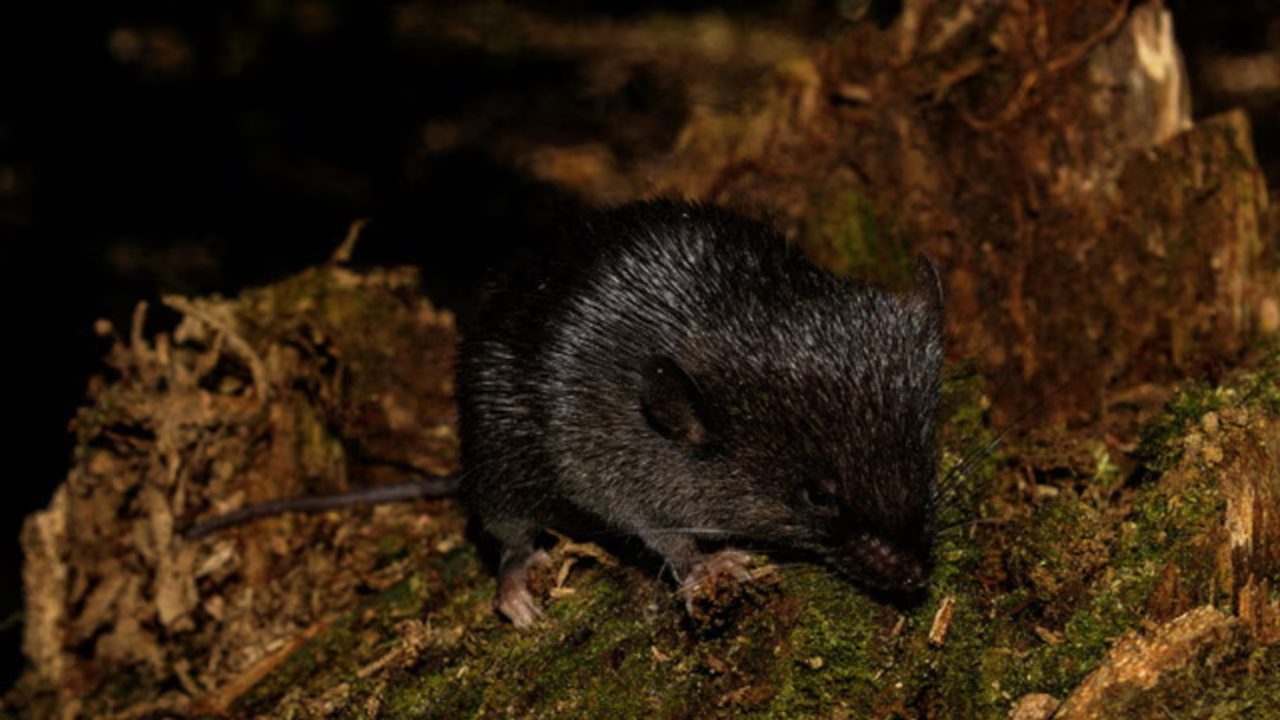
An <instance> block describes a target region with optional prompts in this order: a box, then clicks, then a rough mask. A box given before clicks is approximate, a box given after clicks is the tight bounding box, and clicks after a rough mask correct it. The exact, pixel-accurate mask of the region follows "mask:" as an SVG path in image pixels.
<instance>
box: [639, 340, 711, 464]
mask: <svg viewBox="0 0 1280 720" xmlns="http://www.w3.org/2000/svg"><path fill="white" fill-rule="evenodd" d="M642 372H643V373H644V386H643V388H642V390H641V395H640V402H641V407H642V408H643V409H644V415H645V418H647V419H648V420H649V423H650V424H651V425H653V426H654V428H655V429H656V430H657V431H658V432H659V433H662V435H663V436H665V437H668V438H672V439H674V440H683V441H685V442H688V443H692V444H694V445H703V444H705V443H707V442H709V441H710V440H711V433H710V431H709V429H708V427H707V412H706V403H705V402H704V401H703V399H702V393H701V392H700V391H699V390H698V386H697V384H696V383H694V381H693V378H691V377H689V373H687V372H685V371H684V368H682V367H680V363H678V362H676V361H675V360H673V359H672V358H670V357H668V356H666V355H654V356H653V357H650V358H649V359H648V360H646V361H645V363H644V367H643V369H642Z"/></svg>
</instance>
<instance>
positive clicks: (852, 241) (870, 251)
mask: <svg viewBox="0 0 1280 720" xmlns="http://www.w3.org/2000/svg"><path fill="white" fill-rule="evenodd" d="M813 205H814V210H813V212H812V213H810V214H809V215H808V224H807V225H806V227H805V236H806V237H807V238H808V239H809V240H810V241H811V242H812V243H814V244H815V245H817V246H820V247H823V248H828V249H830V251H831V252H832V253H833V255H834V258H833V259H832V262H831V264H832V270H834V271H836V272H839V273H843V274H846V275H867V276H873V277H875V278H878V279H881V280H883V281H885V282H888V283H891V284H892V283H897V284H902V283H905V282H906V281H907V280H908V279H909V278H911V277H912V267H913V264H912V257H911V253H910V251H909V248H908V247H907V244H906V243H904V242H901V241H900V240H899V238H898V235H899V233H897V232H895V231H894V229H893V228H891V227H886V226H884V225H883V223H882V221H881V218H880V216H879V214H878V212H877V210H876V205H875V202H874V201H873V200H872V199H871V198H869V197H867V196H865V195H862V194H860V193H858V192H856V191H852V190H850V191H846V192H844V193H840V194H838V195H836V196H835V197H833V198H830V199H826V198H824V199H820V200H815V202H814V203H813Z"/></svg>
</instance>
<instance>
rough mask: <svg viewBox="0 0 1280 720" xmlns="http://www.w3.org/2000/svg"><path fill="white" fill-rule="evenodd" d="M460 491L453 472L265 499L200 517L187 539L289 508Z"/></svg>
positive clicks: (311, 508) (374, 502)
mask: <svg viewBox="0 0 1280 720" xmlns="http://www.w3.org/2000/svg"><path fill="white" fill-rule="evenodd" d="M457 491H458V478H457V476H453V475H451V476H449V477H441V478H430V479H424V480H411V481H409V482H403V483H396V484H394V485H375V486H373V487H367V488H361V489H359V490H352V491H351V492H345V493H338V494H337V495H315V496H305V497H292V498H280V499H278V500H267V501H266V502H260V503H255V504H253V505H246V506H244V507H242V508H238V509H236V510H232V511H231V512H228V513H223V514H221V515H215V516H214V517H211V518H208V519H207V520H201V521H200V522H198V523H196V524H195V525H192V526H191V527H190V528H189V529H188V530H187V532H186V536H187V539H188V540H196V539H198V538H202V537H204V536H205V535H208V534H209V533H211V532H214V531H217V530H221V529H223V528H225V527H230V526H232V525H239V524H240V523H245V522H249V521H251V520H257V519H259V518H264V517H270V516H272V515H282V514H284V513H290V512H302V513H314V512H325V511H327V510H336V509H339V508H344V507H351V506H353V505H381V504H384V503H393V502H403V501H406V500H417V499H419V498H434V497H446V496H449V495H454V494H456V493H457Z"/></svg>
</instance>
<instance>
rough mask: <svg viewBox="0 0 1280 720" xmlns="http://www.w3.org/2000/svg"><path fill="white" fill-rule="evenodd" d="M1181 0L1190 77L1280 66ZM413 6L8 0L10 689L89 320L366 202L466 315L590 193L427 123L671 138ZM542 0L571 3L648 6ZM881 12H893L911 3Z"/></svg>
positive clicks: (1219, 12) (291, 264)
mask: <svg viewBox="0 0 1280 720" xmlns="http://www.w3.org/2000/svg"><path fill="white" fill-rule="evenodd" d="M836 4H837V5H838V4H839V3H836ZM1168 4H1169V6H1170V7H1171V9H1172V10H1173V11H1174V13H1175V22H1176V23H1177V27H1178V31H1179V37H1180V42H1181V44H1182V47H1183V48H1184V52H1186V53H1187V56H1188V64H1189V66H1190V69H1191V75H1192V77H1193V78H1195V77H1197V67H1200V66H1201V65H1202V64H1203V63H1205V62H1208V61H1209V60H1210V59H1212V58H1214V57H1219V56H1223V55H1233V54H1254V53H1263V52H1271V53H1274V54H1277V55H1278V56H1280V20H1278V18H1280V8H1278V7H1276V3H1274V2H1271V1H1269V0H1253V1H1249V0H1236V1H1235V2H1221V3H1203V2H1201V3H1192V2H1191V0H1183V1H1182V2H1176V1H1175V2H1170V3H1168ZM402 5H404V3H394V4H393V3H389V2H341V1H335V2H330V3H315V4H308V3H303V2H292V3H283V4H281V5H272V7H278V8H282V9H281V10H279V11H278V12H268V11H267V10H265V8H266V7H267V3H263V2H255V0H241V1H239V2H229V3H225V2H215V1H214V0H185V1H178V0H170V1H168V2H134V3H129V2H118V3H112V2H102V3H92V4H85V5H83V6H54V7H51V8H48V9H44V10H42V11H41V12H43V13H46V16H45V17H41V18H38V19H37V18H18V17H16V16H15V15H14V13H15V12H17V10H15V9H12V8H11V9H7V10H4V11H0V13H3V15H0V78H3V88H2V92H3V95H2V96H0V98H2V99H0V238H2V241H0V267H3V268H4V270H5V276H6V277H7V279H8V282H7V283H5V284H4V285H3V297H2V300H3V303H4V305H3V307H4V308H5V310H6V311H7V312H6V315H7V318H8V320H9V322H7V323H6V327H5V339H4V341H3V346H4V356H5V366H6V367H7V368H8V369H9V370H8V372H6V373H5V375H4V377H3V381H4V382H5V383H7V385H8V386H9V388H11V390H10V393H11V396H14V397H17V398H20V399H19V401H18V402H17V403H11V404H10V405H9V407H8V411H9V412H8V413H6V415H7V416H8V417H7V421H6V422H5V423H4V426H5V427H7V428H9V430H8V432H7V433H6V435H7V437H6V443H5V447H7V448H8V449H9V450H10V462H9V463H8V473H7V475H8V477H7V479H6V481H5V483H4V487H5V488H7V489H8V490H9V492H10V493H11V494H10V496H9V497H8V498H7V501H6V502H4V503H3V504H2V507H0V512H3V513H4V515H3V518H0V527H4V528H6V530H5V531H4V537H3V539H2V540H0V569H2V570H3V572H2V574H0V688H3V687H7V685H8V684H9V682H10V681H11V680H12V678H13V677H14V676H15V675H16V672H17V670H18V669H20V667H21V658H20V655H19V653H18V644H19V641H20V636H21V625H20V615H19V614H18V613H19V611H20V607H21V582H20V577H19V567H20V562H21V554H20V551H19V546H18V541H17V538H18V533H19V531H20V529H21V524H22V519H23V517H24V516H25V515H26V514H28V513H30V512H32V511H34V510H37V509H39V508H41V507H43V506H44V505H45V504H46V503H47V502H48V499H49V496H50V493H51V492H52V491H53V489H54V488H55V487H56V485H57V483H58V482H59V481H60V480H61V479H62V477H63V475H64V474H65V472H66V470H67V467H68V465H69V463H70V454H71V451H72V449H73V444H72V437H71V436H70V435H69V434H68V433H67V432H66V429H67V423H68V420H69V419H70V418H72V417H73V416H74V414H75V411H76V408H77V406H78V405H79V403H80V402H81V400H82V398H83V396H84V389H85V384H86V381H87V379H88V377H89V376H90V375H92V374H94V373H97V372H102V371H103V368H102V366H101V364H100V362H99V358H100V357H101V355H102V354H103V353H104V351H105V350H106V347H107V341H106V340H103V339H101V338H98V337H96V336H95V335H94V334H93V332H92V326H93V322H94V320H96V319H98V318H108V319H110V320H111V321H112V322H113V323H114V325H115V327H116V328H117V329H118V330H120V331H122V332H127V330H128V324H129V318H130V315H131V313H132V310H133V307H134V305H135V304H136V302H137V301H138V300H139V299H147V300H150V301H152V308H153V310H152V312H151V315H150V318H151V322H150V325H151V326H152V328H153V329H154V328H163V327H166V325H167V323H168V322H169V320H171V317H170V316H168V315H167V314H166V313H165V311H164V310H163V309H162V308H159V307H158V303H155V302H154V300H155V299H156V298H157V296H158V294H159V293H161V292H176V293H184V294H206V293H210V292H220V293H222V294H224V295H233V294H234V293H235V292H236V291H237V290H238V289H240V288H243V287H246V286H250V285H254V284H261V283H266V282H269V281H271V280H273V279H276V278H279V277H281V276H282V275H285V274H288V273H290V272H294V271H297V270H300V269H302V268H304V267H306V266H308V265H311V264H314V263H317V262H320V261H322V260H324V259H325V258H326V257H327V256H328V255H329V253H330V252H331V251H332V250H333V248H334V247H335V246H336V245H337V244H338V243H339V241H340V240H341V239H342V237H343V236H344V234H345V233H346V229H347V226H348V225H349V223H350V222H352V221H353V220H355V219H357V218H361V217H366V216H367V217H371V218H372V224H371V225H370V227H369V229H368V231H367V232H366V233H365V235H364V236H363V237H362V240H361V244H360V245H359V247H358V252H357V257H356V261H357V264H395V263H413V264H417V265H420V266H422V267H423V277H424V282H425V283H426V285H427V291H428V294H429V295H430V296H431V297H432V298H434V299H436V300H437V301H438V302H439V303H440V304H442V305H445V306H448V307H453V308H456V309H459V310H461V311H463V312H465V311H466V308H467V307H468V304H469V303H470V294H469V293H470V291H471V289H472V288H473V287H474V283H475V279H476V277H477V275H478V274H479V272H480V271H481V270H482V269H483V266H484V263H485V260H486V259H487V258H490V257H493V256H494V254H495V253H499V252H501V249H502V248H503V247H506V246H509V245H511V244H515V243H520V242H525V241H527V240H528V239H529V238H530V237H531V236H534V235H537V234H539V233H542V232H545V230H546V229H547V228H548V227H549V226H551V225H552V223H553V222H554V221H555V220H556V219H557V218H558V217H561V216H563V215H565V214H568V213H571V212H573V211H574V210H575V209H577V208H578V207H579V206H580V205H581V203H580V201H579V200H578V199H577V198H575V197H572V196H569V195H566V194H564V193H562V192H560V191H558V190H557V189H556V188H554V187H550V186H547V185H544V184H540V183H538V182H535V181H533V180H531V179H529V178H527V177H523V176H521V175H520V174H518V173H516V172H513V171H512V170H510V169H509V168H507V167H505V166H503V165H502V164H501V163H500V162H499V161H497V160H495V159H494V158H493V156H492V155H491V153H490V152H489V148H488V147H486V143H487V142H488V141H490V140H491V139H492V137H493V135H491V134H486V133H485V132H479V133H476V135H475V139H474V140H473V141H472V142H470V143H469V144H467V145H464V146H461V147H455V148H453V149H451V150H450V151H449V152H447V153H445V154H438V155H431V154H428V153H427V152H425V151H424V149H423V148H422V146H421V142H420V140H419V138H420V132H419V131H420V128H421V127H422V126H423V124H424V123H426V122H428V121H430V120H432V119H438V118H442V117H453V118H462V119H464V120H465V119H466V118H468V117H473V116H475V117H479V116H483V117H485V118H486V122H488V123H490V124H491V126H492V127H493V128H494V129H493V133H495V134H496V133H501V132H508V131H510V129H511V128H512V127H513V126H518V127H519V130H520V131H521V132H522V133H526V134H528V135H529V136H531V137H540V138H542V139H543V140H545V141H548V142H555V141H557V140H561V139H562V140H564V141H567V142H571V141H575V140H581V139H583V138H587V137H598V136H602V135H605V134H607V133H608V131H609V127H608V125H609V122H607V121H608V120H609V119H610V118H616V117H617V116H618V115H621V116H623V117H628V116H634V117H640V116H646V117H647V116H653V115H657V116H659V117H660V118H666V120H667V121H668V122H666V123H665V125H664V123H663V122H659V123H658V130H655V132H654V133H653V134H650V135H648V136H646V137H648V138H650V141H653V142H661V141H662V139H663V138H665V137H667V135H665V134H664V132H667V131H668V130H669V132H670V134H671V135H672V136H673V133H674V130H675V129H678V127H679V121H680V120H681V116H680V109H679V108H677V107H668V106H667V105H665V104H664V102H665V101H666V100H667V98H665V97H664V95H663V92H662V88H660V87H658V88H654V87H646V86H644V85H643V84H640V85H638V86H636V87H628V88H626V89H624V92H623V93H622V94H621V95H620V96H619V97H618V98H617V102H616V103H614V104H613V105H611V106H610V107H607V108H600V107H598V106H591V107H583V106H581V105H580V103H579V102H578V100H577V99H576V96H575V95H573V94H572V92H570V90H569V89H570V88H571V87H572V86H573V84H574V82H575V80H576V79H577V77H578V76H577V72H576V70H577V69H576V68H575V67H573V66H572V65H571V64H569V63H566V62H565V61H563V60H559V59H556V58H550V57H536V56H529V57H521V58H518V59H517V60H512V59H511V58H506V59H501V58H493V57H489V56H485V55H483V54H480V53H479V52H478V51H477V50H475V49H474V48H472V47H462V46H450V45H448V44H440V45H437V46H431V47H420V46H415V47H405V46H403V45H401V44H397V43H396V42H394V38H393V35H392V34H391V32H390V30H389V28H390V22H391V21H390V18H391V16H392V13H393V12H394V10H395V9H396V8H398V7H400V6H402ZM425 5H426V6H427V7H430V5H431V3H425ZM449 5H452V3H442V4H441V7H446V6H449ZM529 5H530V6H531V7H535V8H536V9H537V10H539V11H540V12H544V13H547V14H559V15H563V16H573V15H575V14H579V15H581V14H585V13H588V12H592V13H602V12H607V13H610V14H614V15H632V14H639V13H643V12H646V11H648V10H651V9H652V8H653V7H654V4H653V3H641V2H639V1H638V0H632V1H631V2H615V3H608V4H605V3H586V2H562V3H550V2H548V3H541V4H539V3H529ZM730 5H732V7H733V8H734V12H751V13H755V14H756V15H757V16H763V17H767V18H770V19H772V20H773V21H776V22H784V23H789V24H790V25H791V26H792V27H793V28H795V29H797V30H799V31H802V32H809V33H815V34H816V33H819V32H821V30H820V29H821V28H825V27H828V26H830V22H829V21H830V18H831V15H832V13H833V9H832V4H831V3H821V2H776V3H753V4H752V5H751V6H750V7H749V8H746V9H744V8H743V5H742V4H741V3H734V4H730ZM716 6H717V4H716V3H709V2H708V3H696V4H695V3H681V4H675V3H666V4H665V9H666V10H667V11H668V12H675V13H679V12H685V11H693V10H698V11H706V10H708V9H711V8H714V7H716ZM873 6H874V7H873V13H872V14H873V16H874V17H875V19H877V20H878V21H881V22H888V21H891V20H892V18H893V16H894V14H895V13H896V11H897V8H898V4H897V3H894V2H879V1H878V0H877V2H875V3H873ZM316 8H319V11H317V10H316ZM37 28H38V30H37ZM246 37H247V38H250V39H251V40H252V43H253V46H254V47H255V52H254V53H253V54H252V57H251V58H250V59H249V60H248V61H247V62H243V63H239V64H238V63H237V62H235V61H234V57H235V52H234V47H235V39H236V38H246ZM166 38H168V40H166ZM1193 97H1194V98H1195V99H1196V103H1197V106H1196V108H1195V110H1196V114H1197V115H1199V116H1203V115H1206V114H1210V113H1213V112H1216V111H1219V110H1221V109H1224V108H1226V107H1228V106H1231V105H1234V104H1244V105H1246V106H1247V107H1249V108H1250V109H1251V110H1252V111H1253V115H1254V121H1255V140H1256V142H1257V145H1258V150H1259V155H1260V158H1261V160H1262V162H1263V165H1264V167H1265V168H1266V169H1267V171H1268V176H1269V178H1272V179H1273V180H1272V183H1274V178H1275V177H1277V173H1276V172H1275V171H1276V169H1277V167H1278V166H1280V113H1277V112H1276V108H1277V106H1278V105H1280V97H1277V93H1275V92H1274V91H1273V92H1272V93H1270V94H1268V93H1265V92H1264V93H1260V94H1258V95H1255V96H1248V97H1240V96H1235V95H1231V94H1229V93H1223V92H1221V91H1220V90H1219V89H1216V88H1214V87H1211V86H1197V87H1194V88H1193ZM663 128H667V130H664V129H663ZM653 138H657V140H653ZM611 148H612V149H613V151H614V152H615V153H616V154H619V155H625V154H626V153H628V152H641V151H643V150H644V148H643V147H630V146H627V145H626V143H622V144H613V145H611Z"/></svg>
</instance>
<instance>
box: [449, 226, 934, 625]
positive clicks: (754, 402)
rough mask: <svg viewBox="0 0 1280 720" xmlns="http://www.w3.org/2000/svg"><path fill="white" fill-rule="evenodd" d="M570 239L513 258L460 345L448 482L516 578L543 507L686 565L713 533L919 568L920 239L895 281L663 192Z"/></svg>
mask: <svg viewBox="0 0 1280 720" xmlns="http://www.w3.org/2000/svg"><path fill="white" fill-rule="evenodd" d="M568 245H569V248H568V249H567V251H565V252H563V253H561V254H557V255H556V256H554V257H552V258H549V259H548V260H546V261H545V262H542V263H541V266H540V267H527V268H524V269H522V270H520V271H518V272H517V273H516V274H514V275H512V276H510V277H508V278H507V280H506V282H505V283H504V284H502V285H500V286H499V289H498V291H497V292H496V293H495V294H494V296H493V297H491V298H490V302H489V304H488V307H487V310H486V312H485V313H484V314H483V315H482V316H481V318H480V321H479V325H478V327H477V328H476V330H475V331H474V332H473V334H472V336H471V337H469V338H468V340H467V342H465V343H464V344H463V346H462V354H461V363H460V366H459V369H458V387H459V391H460V394H459V409H460V413H461V415H460V419H461V432H462V449H463V463H464V467H465V468H466V471H467V474H466V476H465V477H464V478H463V480H462V485H461V489H460V491H461V493H462V494H463V497H464V500H465V502H466V503H467V504H468V506H469V507H470V508H471V509H472V510H473V511H474V513H475V514H476V516H477V517H478V518H479V520H480V522H481V524H482V526H483V528H484V529H485V530H486V531H487V532H488V533H490V534H492V535H493V536H494V537H495V538H497V540H498V541H499V542H500V543H501V544H502V545H503V548H504V552H503V567H502V570H501V574H502V575H503V578H504V580H510V581H511V582H509V583H506V585H508V586H510V585H518V584H520V583H521V582H523V571H524V568H525V567H526V565H527V563H528V562H529V560H530V558H531V556H532V553H533V552H534V538H535V536H536V534H537V533H538V532H540V531H541V530H542V529H543V528H545V527H555V528H560V529H573V528H581V527H584V526H586V527H589V528H591V529H593V530H594V529H604V530H606V531H613V532H621V533H626V534H634V535H637V536H639V537H640V538H642V539H643V540H644V542H645V543H646V544H647V545H648V546H649V547H650V548H652V549H653V550H655V551H656V552H658V553H660V554H661V555H662V556H663V557H664V558H665V560H666V561H667V562H668V563H669V564H670V566H671V568H672V569H673V570H674V571H675V573H676V575H677V577H682V578H683V577H685V576H686V574H687V573H689V572H690V571H691V570H692V569H694V567H695V566H696V565H697V564H698V563H700V562H702V561H703V560H704V556H703V555H702V554H701V551H700V550H699V547H698V543H697V540H698V539H699V538H704V537H705V538H710V539H730V540H731V539H734V538H738V539H744V540H748V541H759V542H764V543H769V544H773V545H778V546H783V547H792V548H799V549H803V550H810V551H814V552H817V553H820V554H821V555H823V556H825V557H827V558H828V559H829V560H830V561H831V562H832V563H833V564H835V565H836V566H837V567H839V568H841V569H843V570H846V571H848V572H850V573H851V574H853V575H855V576H856V577H858V578H860V579H861V580H863V581H865V582H866V583H867V584H869V585H871V586H873V587H877V588H884V589H894V590H913V589H915V588H918V587H919V586H920V585H922V583H923V582H924V579H925V576H926V574H927V572H928V568H929V554H930V547H931V541H932V535H933V528H932V498H933V494H934V488H935V476H936V469H937V454H936V449H935V433H936V427H937V415H938V404H939V394H940V386H941V364H942V354H943V349H942V299H941V292H940V288H939V286H938V279H937V274H936V271H935V270H934V269H933V266H932V265H931V264H929V262H928V261H927V260H923V259H922V260H921V262H920V270H919V278H918V280H917V288H916V290H915V291H914V292H913V294H912V295H911V296H909V297H907V298H897V297H894V296H892V295H889V294H886V293H884V292H882V291H879V290H877V289H874V288H872V287H870V286H868V285H866V284H863V283H860V282H856V281H851V280H846V279H841V278H838V277H835V276H833V275H831V274H829V273H826V272H823V271H821V270H819V269H817V268H816V267H814V266H813V265H812V264H810V263H809V262H808V261H807V260H806V259H805V258H803V257H802V256H801V254H800V253H799V252H798V251H796V250H795V249H793V248H791V247H789V246H788V245H787V244H786V243H785V241H784V240H783V238H781V237H779V236H778V235H777V234H776V233H774V232H773V231H772V230H770V229H769V228H767V227H765V226H763V225H761V224H758V223H756V222H753V221H750V220H747V219H744V218H741V217H738V216H735V215H733V214H730V213H728V212H726V211H723V210H719V209H716V208H712V207H705V206H698V205H689V204H683V203H676V202H665V201H664V202H652V203H641V204H634V205H629V206H626V207H623V208H620V209H617V210H614V211H611V212H607V213H604V214H601V215H599V216H597V217H594V218H592V219H590V220H588V221H586V222H585V223H584V224H583V225H582V226H581V227H579V228H578V230H577V232H576V233H574V234H573V235H572V236H571V238H570V239H569V241H568ZM516 576H518V577H516ZM504 589H510V588H509V587H508V588H504ZM508 614H510V613H508Z"/></svg>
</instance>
